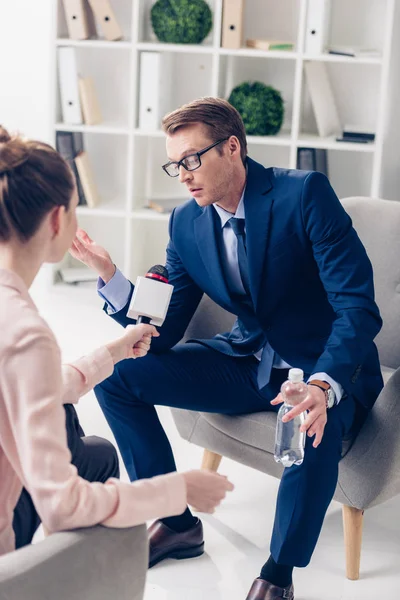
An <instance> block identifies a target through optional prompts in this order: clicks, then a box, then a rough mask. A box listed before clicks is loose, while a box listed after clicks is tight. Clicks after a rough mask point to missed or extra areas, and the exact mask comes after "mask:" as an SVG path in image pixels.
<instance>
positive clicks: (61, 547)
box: [0, 525, 148, 600]
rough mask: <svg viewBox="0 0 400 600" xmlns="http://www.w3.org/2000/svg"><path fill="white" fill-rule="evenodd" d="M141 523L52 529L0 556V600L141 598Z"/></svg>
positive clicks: (144, 558) (144, 543)
mask: <svg viewBox="0 0 400 600" xmlns="http://www.w3.org/2000/svg"><path fill="white" fill-rule="evenodd" d="M147 566H148V538H147V531H146V527H145V525H140V526H139V527H132V528H129V529H110V528H108V527H101V526H97V527H92V528H88V529H77V530H74V531H68V532H62V533H55V534H53V535H51V536H50V537H48V538H46V539H45V540H44V541H42V542H39V543H37V544H34V545H30V546H26V547H25V548H22V549H21V550H16V551H15V552H11V553H10V554H6V555H5V556H2V557H0V600H23V599H26V600H27V599H28V598H29V600H54V599H55V598H57V600H82V599H84V600H109V599H110V598H118V600H142V598H143V594H144V586H145V581H146V573H147Z"/></svg>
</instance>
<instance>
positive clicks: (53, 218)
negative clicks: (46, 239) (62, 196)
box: [50, 206, 65, 239]
mask: <svg viewBox="0 0 400 600" xmlns="http://www.w3.org/2000/svg"><path fill="white" fill-rule="evenodd" d="M64 213H65V207H64V206H55V207H54V208H53V209H52V211H51V212H50V225H51V229H52V233H53V236H52V238H53V239H54V238H55V237H56V236H57V235H58V234H59V233H60V229H61V226H62V219H63V217H64Z"/></svg>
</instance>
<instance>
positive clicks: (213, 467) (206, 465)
mask: <svg viewBox="0 0 400 600" xmlns="http://www.w3.org/2000/svg"><path fill="white" fill-rule="evenodd" d="M221 459H222V456H221V455H220V454H216V453H215V452H211V450H204V454H203V462H202V463H201V468H202V469H209V470H210V471H215V472H217V471H218V467H219V465H220V462H221Z"/></svg>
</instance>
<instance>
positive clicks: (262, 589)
mask: <svg viewBox="0 0 400 600" xmlns="http://www.w3.org/2000/svg"><path fill="white" fill-rule="evenodd" d="M281 598H286V599H287V600H294V589H293V583H291V584H290V585H288V586H287V587H285V588H281V587H278V586H277V585H273V584H272V583H270V582H269V581H266V580H265V579H260V578H258V579H255V580H254V581H253V585H252V586H251V590H250V592H249V593H248V596H247V598H246V600H281Z"/></svg>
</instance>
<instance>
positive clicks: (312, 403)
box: [271, 385, 328, 448]
mask: <svg viewBox="0 0 400 600" xmlns="http://www.w3.org/2000/svg"><path fill="white" fill-rule="evenodd" d="M307 387H308V395H307V398H306V399H305V400H303V402H301V403H300V404H298V405H297V406H295V407H293V408H292V410H291V411H289V412H288V413H287V414H286V415H285V416H284V417H283V419H282V421H283V422H284V423H286V422H287V421H291V420H292V419H294V417H297V416H298V415H300V414H301V413H302V412H307V413H308V414H307V416H306V420H305V421H304V423H303V425H302V426H301V428H300V431H307V435H308V436H309V437H312V436H313V435H315V440H314V442H313V446H314V448H317V447H318V446H319V445H320V443H321V440H322V436H323V435H324V429H325V425H326V422H327V420H328V418H327V410H326V401H325V394H324V392H323V391H322V390H321V389H320V388H319V387H317V386H316V385H309V386H307ZM281 402H283V397H282V394H278V395H277V397H276V398H274V399H273V400H272V401H271V404H274V405H276V404H280V403H281Z"/></svg>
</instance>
